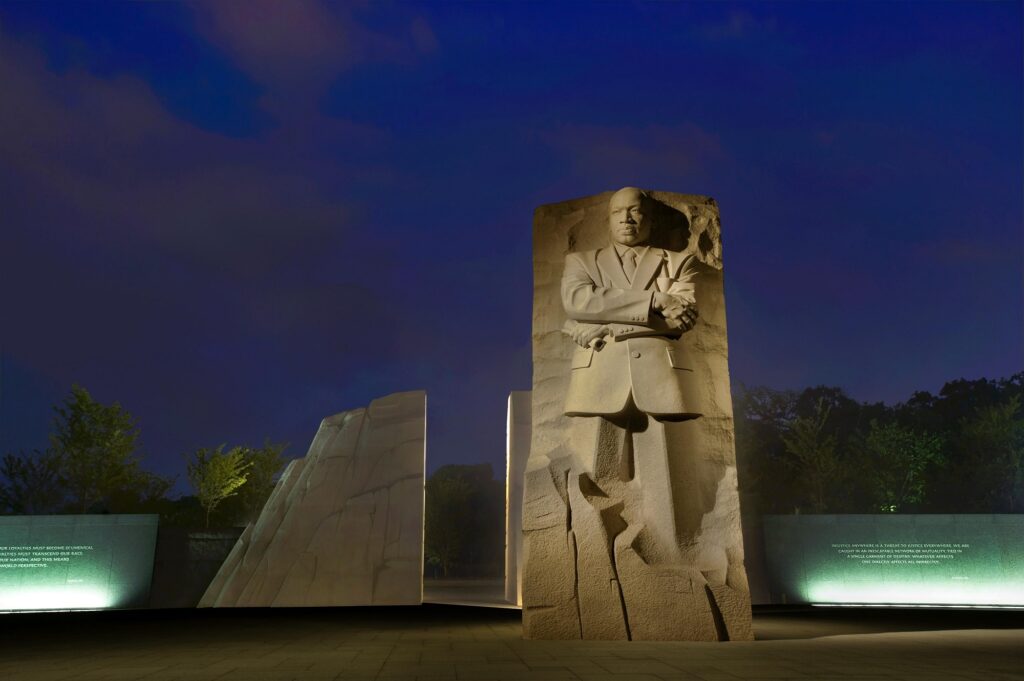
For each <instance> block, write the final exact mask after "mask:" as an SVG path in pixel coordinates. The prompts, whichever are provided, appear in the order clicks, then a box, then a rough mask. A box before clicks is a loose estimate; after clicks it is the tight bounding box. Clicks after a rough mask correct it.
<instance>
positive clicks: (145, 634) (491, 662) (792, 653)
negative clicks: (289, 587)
mask: <svg viewBox="0 0 1024 681" xmlns="http://www.w3.org/2000/svg"><path fill="white" fill-rule="evenodd" d="M754 622H755V632H756V634H757V636H758V639H759V640H757V641H754V642H750V643H728V644H723V643H652V642H599V641H570V642H566V641H524V640H522V638H521V635H522V628H521V626H520V621H519V613H518V612H516V611H510V610H495V609H485V608H465V607H463V608H459V607H452V606H439V605H426V606H422V607H418V608H416V607H413V608H406V607H396V608H348V609H312V610H274V611H269V610H231V611H208V610H206V611H188V610H179V611H173V610H171V611H141V612H107V613H47V614H15V615H5V616H0V679H3V680H4V681H6V680H8V679H11V680H17V681H57V680H63V679H69V680H70V679H74V680H75V681H90V680H95V681H101V680H102V681H106V680H111V681H119V680H127V679H147V680H151V681H158V680H159V681H165V680H166V681H170V680H171V679H188V680H198V679H218V680H224V681H227V680H232V681H234V680H237V681H264V680H265V681H271V680H273V681H278V680H287V679H302V680H310V681H318V680H324V681H326V680H328V679H351V680H353V681H363V680H366V681H368V680H370V679H379V680H382V681H387V680H392V679H394V680H396V681H398V680H403V681H404V680H413V679H422V680H424V681H426V680H431V679H433V680H436V681H458V680H462V679H480V680H494V681H501V680H503V679H528V680H532V681H563V680H564V681H684V680H685V681H736V680H737V679H750V680H759V679H764V680H772V681H783V680H785V679H794V680H796V679H800V680H806V679H841V680H842V681H866V680H867V679H883V680H887V679H914V680H922V681H923V680H926V679H927V680H933V679H953V680H966V679H979V680H984V681H1009V680H1012V679H1024V613H1021V612H1003V613H976V612H975V613H952V612H931V611H929V612H916V613H906V612H878V611H873V612H857V613H850V612H834V611H829V612H823V611H820V610H804V611H789V612H786V611H781V612H780V611H767V612H756V613H755V619H754Z"/></svg>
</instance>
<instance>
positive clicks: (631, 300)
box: [562, 253, 654, 325]
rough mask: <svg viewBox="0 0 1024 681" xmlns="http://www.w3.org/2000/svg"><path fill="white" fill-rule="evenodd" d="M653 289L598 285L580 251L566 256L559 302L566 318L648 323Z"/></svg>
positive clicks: (587, 320)
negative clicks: (641, 289) (560, 301)
mask: <svg viewBox="0 0 1024 681" xmlns="http://www.w3.org/2000/svg"><path fill="white" fill-rule="evenodd" d="M653 297H654V293H653V291H632V290H627V289H621V288H606V287H603V286H598V285H597V282H595V281H594V278H593V277H592V276H591V275H590V274H589V273H588V272H587V268H586V266H585V264H584V260H583V257H582V256H581V255H580V254H579V253H570V254H569V255H567V256H565V269H564V270H563V271H562V305H563V307H565V312H566V314H567V315H568V316H569V319H575V320H577V321H581V322H601V323H610V322H623V323H630V324H643V325H646V324H647V323H648V317H649V315H650V313H651V300H652V299H653Z"/></svg>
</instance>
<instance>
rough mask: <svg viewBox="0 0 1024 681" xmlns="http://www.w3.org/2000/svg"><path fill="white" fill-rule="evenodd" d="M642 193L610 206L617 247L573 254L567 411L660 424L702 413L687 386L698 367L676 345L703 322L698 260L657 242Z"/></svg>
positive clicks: (628, 192)
mask: <svg viewBox="0 0 1024 681" xmlns="http://www.w3.org/2000/svg"><path fill="white" fill-rule="evenodd" d="M648 201H649V199H648V198H647V196H646V194H645V193H644V192H642V191H641V190H639V189H635V188H633V187H626V188H625V189H620V190H619V191H617V192H615V194H613V195H612V198H611V201H610V202H609V205H608V227H609V234H610V236H611V243H610V244H609V245H608V246H607V247H606V248H598V249H596V250H592V251H581V252H576V253H570V254H569V255H568V256H566V259H565V270H564V273H563V275H562V304H563V306H564V307H565V312H566V314H567V316H568V318H569V322H568V323H567V324H566V327H565V331H566V332H567V333H569V334H570V335H571V336H572V338H573V340H574V341H576V344H577V345H578V346H579V347H578V348H577V349H576V352H575V354H574V355H573V358H572V375H571V378H570V383H569V392H568V396H567V399H566V404H565V413H566V414H567V415H569V416H604V417H608V418H613V419H628V418H629V417H630V412H631V411H633V410H638V411H639V412H642V413H644V414H648V415H650V416H652V417H654V418H656V419H658V420H660V421H682V420H686V419H689V418H693V417H695V416H698V415H699V414H697V413H695V412H694V410H693V408H692V407H690V406H688V405H687V404H685V401H684V399H683V391H682V387H681V385H680V383H681V382H682V381H685V380H687V375H688V374H689V373H690V367H688V366H687V362H686V360H685V358H684V357H683V354H682V349H681V348H678V347H677V344H676V343H675V342H674V341H676V340H677V339H678V338H679V337H680V336H682V334H683V333H684V332H686V331H688V330H690V329H691V328H693V325H694V323H695V322H696V320H697V306H696V300H695V297H694V283H693V281H694V278H695V276H696V267H697V261H696V258H694V256H692V255H687V254H684V253H679V252H677V251H669V250H665V249H663V248H656V247H654V246H651V245H650V238H651V221H650V217H649V211H645V204H646V203H647V202H648Z"/></svg>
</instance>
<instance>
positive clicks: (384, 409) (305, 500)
mask: <svg viewBox="0 0 1024 681" xmlns="http://www.w3.org/2000/svg"><path fill="white" fill-rule="evenodd" d="M425 428H426V394H425V393H424V392H423V391H414V392H405V393H395V394H393V395H388V396H387V397H383V398H380V399H377V400H374V401H373V402H371V403H370V406H369V407H368V408H365V409H354V410H352V411H346V412H342V413H340V414H335V415H334V416H330V417H328V418H326V419H324V420H323V422H322V423H321V424H320V429H319V430H318V431H317V433H316V437H314V438H313V444H312V445H310V447H309V452H308V453H307V454H306V456H305V458H303V459H297V460H295V461H292V462H291V463H290V464H289V465H288V467H287V468H286V469H285V472H284V474H283V475H282V476H281V479H280V481H279V482H278V483H277V486H276V488H275V489H274V492H273V494H272V495H271V496H270V499H269V500H268V501H267V504H266V506H265V507H264V508H263V512H262V513H261V514H260V517H259V518H258V519H257V521H256V523H255V524H251V525H249V526H248V527H247V528H246V529H245V531H244V532H243V534H242V536H241V537H240V538H239V540H238V543H236V544H235V547H234V549H233V550H232V551H231V554H230V555H229V556H228V558H227V559H226V560H225V561H224V564H223V565H222V566H221V569H220V571H219V572H218V573H217V576H216V577H215V578H214V580H213V582H212V583H211V584H210V586H209V588H208V589H207V590H206V594H205V595H204V596H203V599H202V601H201V602H200V604H199V606H200V607H232V606H237V607H267V606H282V607H286V606H324V605H400V604H417V603H420V602H421V601H422V599H423V577H422V575H423V479H424V460H425V459H424V445H425Z"/></svg>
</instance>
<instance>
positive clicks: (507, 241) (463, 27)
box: [0, 0, 1024, 474]
mask: <svg viewBox="0 0 1024 681" xmlns="http://www.w3.org/2000/svg"><path fill="white" fill-rule="evenodd" d="M1021 26H1022V12H1021V3H1020V2H990V3H955V2H943V3H938V2H935V3H931V2H916V3H882V2H879V3H863V2H857V3H839V2H831V3H801V2H786V3H770V2H759V3H726V2H715V3H686V4H682V3H611V2H601V3H572V2H565V3H366V4H364V3H358V4H351V3H345V4H341V3H317V2H289V3H279V2H266V1H262V0H261V1H257V2H246V3H242V2H233V1H230V0H224V1H219V2H216V3H213V2H206V3H192V4H176V3H106V4H95V3H55V2H48V3H24V2H6V1H2V0H0V91H2V92H3V96H0V160H2V163H0V231H2V242H0V243H2V247H0V271H2V273H3V286H0V305H2V310H3V316H2V322H0V351H2V355H3V361H2V367H0V369H2V379H0V380H2V386H0V388H2V394H0V450H3V451H8V450H16V449H29V448H32V447H41V446H43V445H44V444H45V435H46V432H47V428H48V420H49V405H50V404H52V402H53V401H55V400H56V399H59V398H60V396H61V395H63V394H65V393H66V392H67V390H68V389H69V387H70V385H71V384H72V383H74V382H77V383H80V384H82V385H84V386H86V387H87V388H89V389H90V390H91V391H92V392H93V393H94V394H95V396H96V397H97V398H98V399H101V400H105V401H113V400H119V401H120V402H121V403H122V404H123V405H124V406H125V407H127V408H128V409H129V410H130V411H132V412H133V413H134V414H135V415H136V416H137V417H138V418H139V422H140V427H141V429H142V437H143V445H144V450H145V453H146V461H147V462H148V465H149V466H150V467H152V468H154V469H156V470H159V471H161V472H165V473H169V474H174V473H180V472H181V470H182V469H183V466H182V463H181V461H182V459H181V455H182V453H184V452H186V451H189V450H190V449H193V448H195V447H199V446H210V445H216V444H218V443H221V442H227V443H229V444H236V443H252V444H256V443H259V442H261V441H262V440H263V439H264V438H268V437H269V438H270V439H272V440H275V441H288V442H290V443H291V448H290V450H289V453H290V454H292V455H295V456H298V455H301V454H303V453H304V452H305V448H306V447H307V446H308V443H309V441H310V439H311V438H312V435H313V432H314V431H315V429H316V426H317V424H318V423H319V420H320V419H321V418H322V417H323V416H326V415H328V414H331V413H335V412H337V411H341V410H343V409H348V408H352V407H356V406H360V405H364V404H366V403H367V402H368V401H369V400H370V399H372V398H373V397H375V396H379V395H383V394H386V393H388V392H392V391H397V390H407V389H418V388H425V389H426V390H427V391H428V394H429V401H430V406H429V409H430V416H429V418H430V422H429V445H428V446H429V449H430V451H429V459H430V463H429V466H430V468H431V469H435V468H436V467H437V466H439V465H442V464H444V463H452V462H476V461H489V462H492V463H494V465H495V467H496V468H497V469H499V470H500V469H501V468H502V467H503V456H504V426H505V417H504V410H505V399H506V396H507V394H508V392H509V391H510V390H514V389H525V388H528V387H529V385H530V348H529V344H530V305H531V276H532V273H531V252H530V249H531V244H530V233H531V218H532V212H533V209H534V208H535V207H536V206H537V205H540V204H543V203H550V202H556V201H561V200H565V199H569V198H575V197H578V196H584V195H589V194H594V193H598V192H602V191H606V190H610V189H615V188H618V187H620V186H623V185H626V184H632V185H638V186H642V187H647V188H650V189H660V190H668V191H677V192H683V193H695V194H707V195H711V196H713V197H715V198H716V199H717V201H718V202H719V205H720V207H721V212H722V223H723V239H724V253H725V271H726V282H725V284H726V296H727V304H728V309H729V312H728V314H729V330H730V352H731V359H730V364H731V372H732V377H733V380H734V381H736V382H743V383H745V384H748V385H758V384H763V385H769V386H772V387H776V388H787V387H802V386H806V385H813V384H829V385H838V386H841V387H843V388H844V389H845V390H847V392H848V393H849V394H850V395H852V396H853V397H855V398H857V399H861V400H871V401H875V400H884V401H888V402H895V401H899V400H903V399H906V398H907V397H909V396H910V394H911V393H912V392H913V391H914V390H931V391H937V390H938V389H939V388H940V387H941V386H942V384H943V383H944V382H945V381H947V380H951V379H955V378H960V377H964V378H977V377H981V376H986V377H990V378H991V377H999V376H1006V375H1009V374H1011V373H1014V372H1016V371H1020V370H1021V369H1022V368H1024V362H1022V354H1024V353H1022V348H1024V332H1022V331H1024V324H1022V312H1024V295H1022V290H1024V286H1022V284H1024V282H1022V274H1024V266H1022V251H1024V248H1022V245H1024V239H1022V232H1024V230H1022V214H1024V203H1022V185H1024V176H1022V167H1024V162H1022V161H1024V159H1022V148H1024V139H1022V124H1021V121H1022V116H1024V109H1022V81H1024V77H1022V36H1021Z"/></svg>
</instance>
